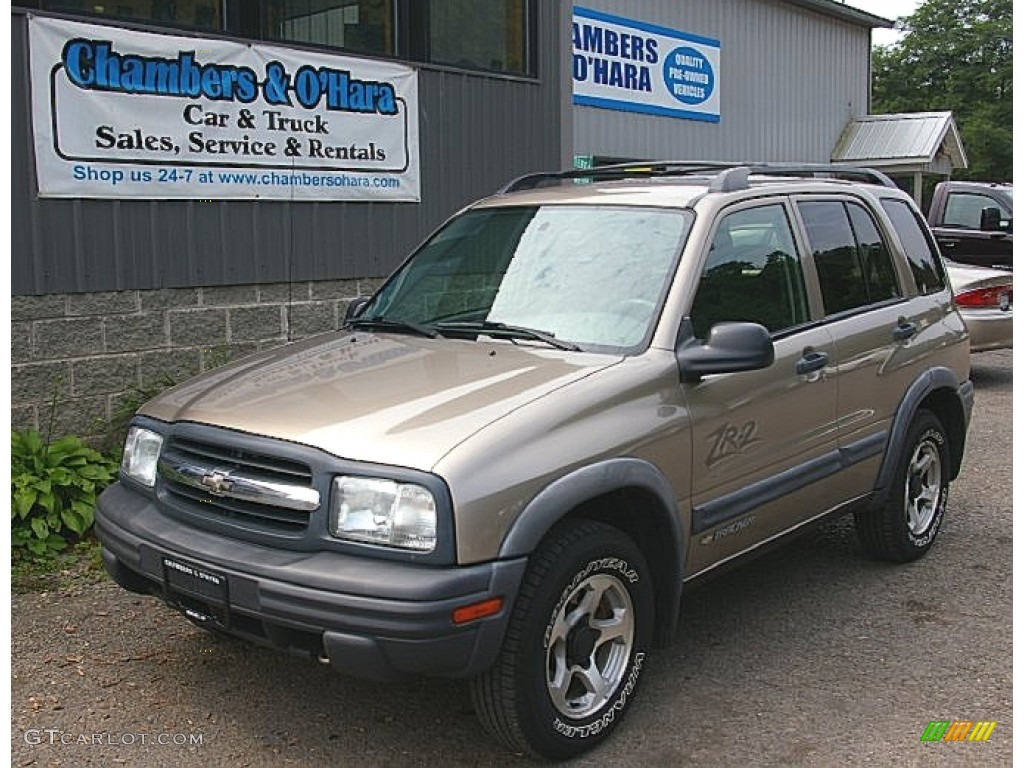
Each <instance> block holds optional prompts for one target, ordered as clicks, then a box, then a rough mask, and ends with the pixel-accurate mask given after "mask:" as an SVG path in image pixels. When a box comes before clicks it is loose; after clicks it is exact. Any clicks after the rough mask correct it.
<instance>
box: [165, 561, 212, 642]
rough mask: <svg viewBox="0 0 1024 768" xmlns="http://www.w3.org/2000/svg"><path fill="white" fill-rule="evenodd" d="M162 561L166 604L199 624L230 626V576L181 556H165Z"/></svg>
mask: <svg viewBox="0 0 1024 768" xmlns="http://www.w3.org/2000/svg"><path fill="white" fill-rule="evenodd" d="M160 562H161V565H162V566H163V575H164V597H165V599H166V601H167V603H168V604H169V605H171V606H172V607H174V608H176V609H178V610H179V611H181V612H182V613H184V614H185V615H186V616H188V617H189V618H190V619H192V620H193V621H195V622H196V623H198V624H202V625H209V626H212V627H214V628H216V629H227V627H228V604H229V603H228V579H227V576H225V575H224V574H223V573H220V572H219V571H215V570H211V569H210V568H205V567H203V566H201V565H198V564H196V563H193V562H190V561H188V560H184V559H182V558H178V557H171V556H168V555H163V556H161V558H160Z"/></svg>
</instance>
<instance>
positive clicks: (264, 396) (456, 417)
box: [139, 333, 622, 471]
mask: <svg viewBox="0 0 1024 768" xmlns="http://www.w3.org/2000/svg"><path fill="white" fill-rule="evenodd" d="M621 359H622V358H621V357H614V356H609V355H598V354H588V353H583V352H570V353H567V352H562V351H560V350H554V349H547V348H544V347H539V346H533V345H528V344H525V343H523V344H519V345H516V344H513V343H511V342H508V341H494V342H491V341H486V340H481V341H460V340H448V339H419V338H416V337H405V336H395V335H380V334H372V333H343V334H332V335H330V336H320V337H317V338H314V339H308V340H306V341H302V342H298V343H295V344H289V345H286V346H284V347H279V348H277V349H274V350H272V351H270V352H267V353H263V354H260V355H256V356H254V357H250V358H246V359H245V360H241V361H239V362H238V363H234V364H232V365H228V366H225V367H223V368H218V369H217V370H215V371H211V372H209V373H207V374H204V375H202V376H199V377H197V378H195V379H192V380H190V381H188V382H186V383H184V384H182V385H180V386H178V387H175V388H173V389H170V390H168V391H167V392H165V393H163V394H161V395H160V396H158V397H157V398H155V399H153V400H151V401H150V402H149V403H147V404H146V405H145V406H143V407H142V409H140V411H139V413H141V414H144V415H146V416H150V417H153V418H155V419H160V420H162V421H167V422H174V421H189V422H196V423H201V424H211V425H215V426H220V427H226V428H228V429H235V430H239V431H242V432H247V433H250V434H256V435H263V436H267V437H275V438H280V439H284V440H290V441H293V442H298V443H303V444H306V445H311V446H314V447H316V448H320V449H322V450H324V451H327V452H329V453H331V454H334V455H336V456H339V457H342V458H346V459H352V460H357V461H368V462H377V463H381V464H391V465H396V466H403V467H410V468H413V469H421V470H424V471H429V470H430V469H431V468H432V467H433V466H434V465H435V464H437V462H438V461H439V460H440V459H441V458H442V457H443V456H445V454H447V453H448V452H449V451H451V450H452V449H453V448H455V447H456V446H457V445H458V444H459V443H460V442H462V441H463V440H465V439H466V438H468V437H469V436H470V435H472V434H474V433H476V432H477V431H479V430H480V429H482V428H484V427H486V426H487V425H488V424H490V423H492V422H494V421H496V420H498V419H500V418H501V417H502V416H504V415H506V414H508V413H510V412H511V411H513V410H515V409H516V408H519V407H521V406H522V405H524V404H526V403H528V402H530V401H532V400H535V399H537V398H540V397H543V396H544V395H546V394H548V393H550V392H552V391H554V390H555V389H558V388H560V387H564V386H566V385H567V384H570V383H572V382H574V381H577V380H579V379H581V378H583V377H585V376H588V375H590V374H591V373H594V372H595V371H598V370H601V369H602V368H607V367H608V366H610V365H614V364H615V363H617V362H619V361H621Z"/></svg>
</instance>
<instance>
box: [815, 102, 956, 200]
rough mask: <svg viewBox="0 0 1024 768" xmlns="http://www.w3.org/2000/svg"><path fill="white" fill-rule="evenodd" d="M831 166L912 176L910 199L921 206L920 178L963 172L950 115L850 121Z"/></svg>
mask: <svg viewBox="0 0 1024 768" xmlns="http://www.w3.org/2000/svg"><path fill="white" fill-rule="evenodd" d="M832 162H833V163H842V164H845V165H865V166H868V167H869V168H876V169H878V170H880V171H883V172H884V173H887V174H889V175H901V176H912V177H913V180H914V187H913V192H914V199H915V200H917V202H918V204H919V205H920V204H921V202H922V199H921V198H922V193H923V191H924V175H925V174H926V173H934V174H941V175H942V176H947V177H948V176H950V175H952V173H953V171H954V170H956V169H958V168H966V167H967V153H966V152H964V145H963V142H961V141H960V132H959V131H958V130H957V128H956V121H955V120H954V119H953V113H952V112H908V113H905V114H900V115H865V116H864V117H855V118H854V119H853V120H851V121H850V122H849V123H848V124H847V126H846V128H845V129H843V133H842V135H841V136H840V137H839V141H838V142H837V143H836V148H835V149H834V150H833V151H832Z"/></svg>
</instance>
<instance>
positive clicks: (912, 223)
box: [882, 198, 946, 293]
mask: <svg viewBox="0 0 1024 768" xmlns="http://www.w3.org/2000/svg"><path fill="white" fill-rule="evenodd" d="M882 208H883V210H884V211H885V213H886V215H887V216H888V217H889V221H891V222H892V225H893V228H894V229H895V230H896V234H897V236H898V237H899V239H900V243H901V245H902V247H903V252H904V253H905V254H906V255H907V262H908V263H909V265H910V271H911V272H912V273H913V275H914V284H915V285H917V289H918V290H919V291H920V292H921V293H934V292H935V291H941V290H942V289H943V288H945V287H946V279H945V275H944V273H943V271H942V265H941V263H940V262H939V254H938V252H937V251H936V250H935V247H934V246H933V245H932V240H931V238H930V237H929V236H928V234H927V232H928V230H927V227H926V225H925V223H924V221H923V220H922V219H921V216H920V214H918V213H916V212H915V211H914V209H913V208H912V207H911V206H910V204H909V203H907V202H905V201H903V200H894V199H892V198H889V199H885V200H882Z"/></svg>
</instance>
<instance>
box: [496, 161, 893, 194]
mask: <svg viewBox="0 0 1024 768" xmlns="http://www.w3.org/2000/svg"><path fill="white" fill-rule="evenodd" d="M740 169H743V170H742V171H741V170H740ZM743 171H745V172H746V174H751V173H756V174H761V175H768V176H808V177H812V178H836V179H848V180H856V181H861V182H866V183H868V184H879V185H882V186H886V187H895V186H896V184H895V183H894V182H893V180H892V179H890V178H889V177H888V176H886V175H885V174H884V173H882V172H881V171H876V170H875V169H874V168H861V167H858V166H848V165H832V164H829V163H737V162H721V161H709V162H700V161H693V160H684V161H676V160H653V161H647V162H644V161H636V162H631V163H616V164H614V165H599V166H597V167H595V168H572V169H570V170H565V171H547V172H540V173H529V174H526V175H525V176H520V177H518V178H516V179H513V180H512V181H510V182H509V183H508V184H506V185H505V186H504V187H502V188H501V189H499V190H498V192H497V194H499V195H504V194H508V193H509V192H520V191H522V190H527V189H537V188H540V187H548V186H558V185H559V184H561V183H562V182H564V181H568V180H585V181H588V182H595V181H614V180H621V179H636V178H663V177H673V176H700V175H704V176H707V175H710V174H711V173H715V174H716V178H715V180H714V181H713V182H712V183H711V187H712V189H713V190H714V191H718V192H729V191H733V190H736V189H745V188H746V186H747V181H746V178H745V174H744V172H743Z"/></svg>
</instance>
